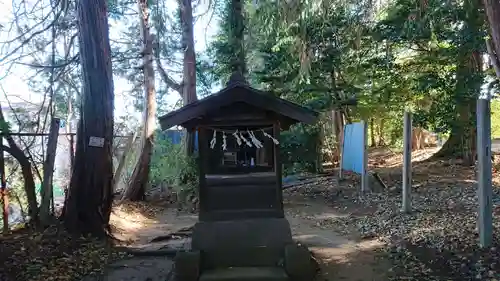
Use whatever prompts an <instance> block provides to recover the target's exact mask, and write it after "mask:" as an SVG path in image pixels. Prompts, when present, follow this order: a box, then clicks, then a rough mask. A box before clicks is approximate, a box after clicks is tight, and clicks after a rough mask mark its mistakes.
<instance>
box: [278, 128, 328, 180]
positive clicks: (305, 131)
mask: <svg viewBox="0 0 500 281" xmlns="http://www.w3.org/2000/svg"><path fill="white" fill-rule="evenodd" d="M319 141H320V134H319V129H318V127H315V126H306V125H302V124H298V125H295V126H293V127H292V128H291V129H290V130H289V131H286V132H283V133H282V134H281V138H280V157H281V161H282V163H283V165H284V170H283V174H285V175H288V174H296V173H299V172H304V171H307V172H317V171H318V170H319V167H318V163H319V162H318V154H317V152H318V151H317V150H318V148H319V144H320V143H319Z"/></svg>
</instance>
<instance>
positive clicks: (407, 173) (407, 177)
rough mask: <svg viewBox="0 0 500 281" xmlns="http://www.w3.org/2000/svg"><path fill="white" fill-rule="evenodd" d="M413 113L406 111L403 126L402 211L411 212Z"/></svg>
mask: <svg viewBox="0 0 500 281" xmlns="http://www.w3.org/2000/svg"><path fill="white" fill-rule="evenodd" d="M411 134H412V121H411V113H410V112H408V111H406V112H405V115H404V125H403V190H402V191H403V196H402V197H403V202H402V205H401V211H402V212H405V213H409V212H411V151H412V146H411V143H412V136H411Z"/></svg>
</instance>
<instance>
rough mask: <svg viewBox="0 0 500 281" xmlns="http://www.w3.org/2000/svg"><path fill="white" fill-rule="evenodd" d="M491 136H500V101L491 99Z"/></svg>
mask: <svg viewBox="0 0 500 281" xmlns="http://www.w3.org/2000/svg"><path fill="white" fill-rule="evenodd" d="M491 137H492V138H500V101H499V100H497V99H494V100H492V101H491Z"/></svg>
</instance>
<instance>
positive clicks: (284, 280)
mask: <svg viewBox="0 0 500 281" xmlns="http://www.w3.org/2000/svg"><path fill="white" fill-rule="evenodd" d="M289 280H290V279H289V278H288V276H287V274H286V273H285V270H284V269H282V268H279V267H231V268H222V269H215V270H208V271H204V272H203V273H202V274H201V277H200V281H289Z"/></svg>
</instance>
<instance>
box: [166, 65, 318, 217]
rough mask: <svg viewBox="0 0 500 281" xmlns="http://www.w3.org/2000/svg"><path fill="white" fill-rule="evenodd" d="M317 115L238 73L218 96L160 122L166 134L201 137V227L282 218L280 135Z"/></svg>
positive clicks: (188, 107) (168, 115)
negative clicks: (174, 130) (180, 130)
mask: <svg viewBox="0 0 500 281" xmlns="http://www.w3.org/2000/svg"><path fill="white" fill-rule="evenodd" d="M317 115H318V114H317V113H316V112H314V111H311V110H309V109H306V108H304V107H301V106H298V105H296V104H294V103H292V102H289V101H286V100H283V99H280V98H278V97H275V96H273V95H272V94H270V93H266V92H262V91H259V90H257V89H254V88H252V87H250V86H249V85H248V84H247V83H246V82H245V80H244V79H243V77H242V75H241V74H238V73H236V74H233V75H232V76H231V79H230V80H229V82H228V84H227V86H226V87H225V88H224V89H222V90H221V91H219V92H218V93H215V94H213V95H211V96H209V97H206V98H204V99H201V100H199V101H196V102H194V103H192V104H189V105H187V106H184V107H182V108H180V109H179V110H176V111H173V112H170V113H168V114H166V115H164V116H162V117H160V125H161V127H162V129H163V130H166V129H169V128H171V127H172V126H175V125H180V126H182V127H184V128H186V129H187V130H197V131H198V147H199V159H198V160H199V176H200V179H199V185H200V186H199V196H200V213H199V219H200V221H214V220H215V221H217V220H234V219H245V218H269V217H275V218H282V217H283V216H284V215H283V203H282V188H281V179H282V171H281V162H280V160H279V135H280V130H281V129H288V128H289V127H290V126H291V125H293V124H295V123H298V122H303V123H307V124H311V123H314V122H315V121H316V119H317Z"/></svg>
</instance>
